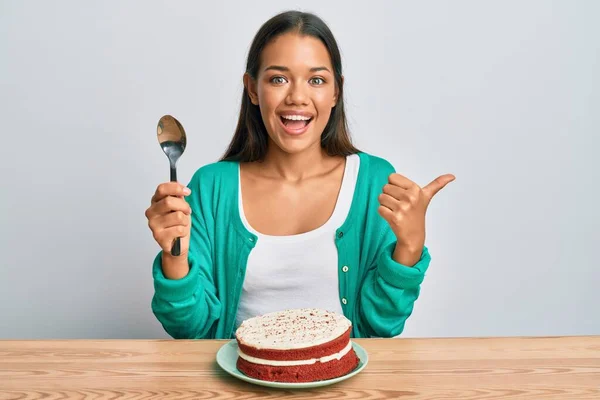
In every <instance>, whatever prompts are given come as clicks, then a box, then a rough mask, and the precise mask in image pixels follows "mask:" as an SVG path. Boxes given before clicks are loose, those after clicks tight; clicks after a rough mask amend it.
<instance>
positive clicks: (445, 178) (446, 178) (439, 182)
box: [423, 174, 456, 201]
mask: <svg viewBox="0 0 600 400" xmlns="http://www.w3.org/2000/svg"><path fill="white" fill-rule="evenodd" d="M454 179H456V178H455V176H454V175H452V174H446V175H441V176H438V177H437V178H435V179H434V180H433V181H431V183H430V184H429V185H427V186H425V187H424V188H423V194H425V197H426V198H427V200H428V201H430V200H431V199H432V198H433V196H435V195H436V194H437V193H438V192H439V191H440V190H442V189H443V188H444V186H446V185H447V184H449V183H450V182H452V181H453V180H454Z"/></svg>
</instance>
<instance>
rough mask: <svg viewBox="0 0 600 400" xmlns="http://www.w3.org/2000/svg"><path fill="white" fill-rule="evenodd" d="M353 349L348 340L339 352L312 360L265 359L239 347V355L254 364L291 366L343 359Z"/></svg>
mask: <svg viewBox="0 0 600 400" xmlns="http://www.w3.org/2000/svg"><path fill="white" fill-rule="evenodd" d="M350 349H352V342H350V341H348V344H347V345H346V347H344V349H343V350H342V351H340V352H339V353H335V354H332V355H330V356H325V357H321V358H311V359H310V360H292V361H279V360H263V359H262V358H256V357H252V356H249V355H247V354H244V352H243V351H242V350H240V349H239V348H238V355H239V356H240V357H241V358H243V359H244V360H246V361H249V362H251V363H254V364H262V365H272V366H291V365H311V364H314V363H316V362H321V363H325V362H328V361H331V360H338V361H339V360H341V358H342V357H344V356H345V355H346V354H348V352H349V351H350Z"/></svg>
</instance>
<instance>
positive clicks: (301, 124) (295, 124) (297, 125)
mask: <svg viewBox="0 0 600 400" xmlns="http://www.w3.org/2000/svg"><path fill="white" fill-rule="evenodd" d="M279 119H280V120H281V123H282V124H283V125H285V127H286V128H288V129H291V130H298V129H302V128H305V127H306V126H307V125H308V124H310V122H311V121H312V120H313V118H312V117H311V118H310V119H306V120H292V119H287V118H283V117H282V116H280V117H279Z"/></svg>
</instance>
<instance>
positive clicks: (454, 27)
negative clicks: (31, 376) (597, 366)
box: [0, 0, 600, 338]
mask: <svg viewBox="0 0 600 400" xmlns="http://www.w3.org/2000/svg"><path fill="white" fill-rule="evenodd" d="M299 4H300V5H301V7H299V6H298V5H299ZM288 8H294V9H301V10H304V11H313V12H316V13H317V14H318V15H320V16H321V17H322V18H323V19H324V20H325V21H326V22H328V23H329V25H330V27H331V29H332V30H333V32H334V34H335V35H336V38H337V40H338V41H339V45H340V46H341V49H342V55H343V62H344V68H345V77H346V84H347V86H346V93H347V105H348V112H349V116H350V125H351V128H352V131H353V135H354V138H355V140H356V143H357V144H358V146H359V147H360V148H361V149H363V150H365V151H368V152H370V153H373V154H377V155H379V156H382V157H385V158H387V159H389V160H390V161H391V162H392V163H393V164H394V165H395V167H396V168H397V170H398V172H400V173H402V174H405V175H406V176H408V177H409V178H411V179H413V180H415V181H416V182H418V183H420V184H423V185H424V184H426V183H428V182H429V181H430V180H431V179H433V178H435V177H436V176H438V175H440V174H442V173H446V172H451V173H454V174H455V175H456V176H457V180H456V181H455V182H453V183H451V184H450V185H449V186H448V187H447V188H446V189H444V190H443V191H442V192H440V193H439V195H438V196H436V198H435V199H434V202H433V203H432V205H431V207H430V210H429V213H428V246H429V247H430V249H431V252H432V256H433V261H432V264H431V267H430V272H429V273H428V276H427V278H426V280H425V282H424V284H423V288H422V289H423V290H422V294H421V297H420V299H419V300H418V302H417V304H416V308H415V312H414V314H413V316H412V317H411V318H410V319H409V322H408V324H407V326H406V330H405V332H404V334H403V336H407V337H410V336H481V335H566V334H600V312H598V305H599V304H600V291H599V290H598V283H599V282H600V272H599V271H600V268H599V263H598V261H597V249H598V247H599V245H600V234H599V233H598V229H599V228H600V211H599V210H598V203H599V200H600V195H599V194H600V191H599V189H598V185H599V184H600V162H599V161H598V160H597V159H594V158H593V157H594V155H595V153H596V152H597V151H598V150H599V149H600V139H599V136H600V77H599V72H598V71H600V24H598V21H599V20H600V3H599V2H596V1H566V0H565V1H553V2H550V1H496V2H491V1H486V2H479V1H453V2H443V1H428V2H407V1H406V2H405V1H402V2H397V1H394V2H392V1H389V2H380V1H373V0H370V1H368V2H361V3H360V4H358V3H352V2H347V1H343V2H342V1H338V2H322V1H302V2H295V1H261V2H246V1H235V2H232V1H229V2H212V3H208V2H199V1H177V2H175V1H128V2H120V1H103V2H80V1H75V0H72V1H53V2H45V1H7V0H3V1H0V113H1V114H0V116H1V120H2V128H3V133H4V141H3V146H2V148H3V152H2V153H3V154H2V157H1V158H0V163H1V165H2V169H1V171H2V185H1V188H2V201H1V203H2V207H1V218H2V219H1V227H2V228H1V231H0V234H1V242H0V246H1V248H0V309H1V315H2V317H1V318H0V338H161V337H167V335H166V334H165V333H164V332H163V330H162V327H161V326H160V325H159V323H158V322H157V321H156V320H155V318H154V316H153V315H152V312H151V309H150V300H151V296H152V293H153V287H152V277H151V268H150V267H151V262H152V259H153V257H154V256H155V254H156V252H157V251H158V246H157V245H156V244H155V243H154V241H153V239H152V236H151V233H150V231H149V229H148V227H147V223H146V220H145V217H144V210H145V209H146V208H147V206H148V205H149V201H150V197H151V195H152V193H153V191H154V189H155V187H156V185H157V184H159V183H160V182H162V181H166V180H168V178H169V174H168V161H167V158H166V157H165V156H164V155H163V154H162V152H161V150H160V148H159V146H158V143H157V140H156V137H155V127H156V123H157V121H158V119H159V118H160V116H162V115H163V114H167V113H171V114H173V115H175V116H176V117H177V118H178V119H179V120H180V121H181V122H182V123H183V125H184V126H185V128H186V130H187V132H188V148H187V150H186V153H185V154H184V156H183V158H182V159H181V162H180V164H179V165H180V168H179V177H180V180H181V181H182V182H185V183H187V181H188V180H189V178H190V177H191V175H192V174H193V172H194V171H195V170H196V169H197V168H198V167H200V166H201V165H203V164H205V163H208V162H212V161H215V160H216V159H217V158H218V157H219V156H220V155H221V154H222V152H223V151H224V149H225V147H226V145H227V143H228V141H229V139H230V138H231V135H232V132H233V128H234V125H235V121H236V116H237V112H238V107H239V101H240V94H241V90H242V80H241V78H242V74H243V70H244V63H245V56H246V54H247V50H248V47H249V45H250V42H251V40H252V37H253V35H254V33H255V32H256V30H257V29H258V28H259V26H260V25H261V24H262V23H263V22H264V21H266V20H267V19H268V18H269V17H271V16H272V15H274V14H275V13H277V12H279V11H282V10H285V9H288Z"/></svg>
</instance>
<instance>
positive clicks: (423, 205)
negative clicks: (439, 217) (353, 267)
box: [378, 173, 455, 266]
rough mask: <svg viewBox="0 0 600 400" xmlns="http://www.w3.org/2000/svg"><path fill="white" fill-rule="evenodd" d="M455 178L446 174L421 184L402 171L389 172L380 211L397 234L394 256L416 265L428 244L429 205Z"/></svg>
mask: <svg viewBox="0 0 600 400" xmlns="http://www.w3.org/2000/svg"><path fill="white" fill-rule="evenodd" d="M454 179H455V177H454V175H451V174H447V175H442V176H439V177H438V178H436V179H434V180H433V181H432V182H431V183H430V184H428V185H427V186H425V187H423V188H421V187H419V185H417V184H416V183H414V182H413V181H411V180H410V179H408V178H406V177H404V176H402V175H400V174H396V173H394V174H391V175H390V176H389V178H388V183H387V184H386V185H384V186H383V193H382V194H380V195H379V204H380V206H379V209H378V211H379V215H381V216H382V217H383V218H384V219H385V220H386V221H387V222H388V224H390V227H391V228H392V231H393V232H394V234H395V235H396V238H397V244H396V250H395V251H394V259H395V260H396V261H397V262H399V263H401V264H404V265H408V266H412V265H414V264H416V262H417V261H418V260H419V258H420V256H421V252H422V250H423V247H424V245H425V213H426V212H427V207H428V206H429V203H430V202H431V199H432V198H433V196H435V195H436V194H437V193H438V192H439V191H440V190H442V189H443V188H444V186H446V185H447V184H448V183H450V182H452V181H453V180H454Z"/></svg>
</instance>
